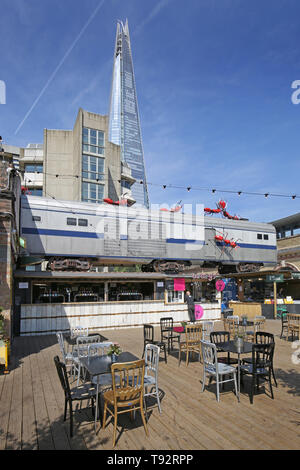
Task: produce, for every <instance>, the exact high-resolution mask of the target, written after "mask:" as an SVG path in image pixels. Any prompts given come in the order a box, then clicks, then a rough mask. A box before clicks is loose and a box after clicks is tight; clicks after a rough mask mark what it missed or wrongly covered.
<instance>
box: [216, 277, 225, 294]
mask: <svg viewBox="0 0 300 470" xmlns="http://www.w3.org/2000/svg"><path fill="white" fill-rule="evenodd" d="M224 288H225V282H224V281H222V279H219V280H218V281H216V289H217V291H219V292H221V291H222V290H224Z"/></svg>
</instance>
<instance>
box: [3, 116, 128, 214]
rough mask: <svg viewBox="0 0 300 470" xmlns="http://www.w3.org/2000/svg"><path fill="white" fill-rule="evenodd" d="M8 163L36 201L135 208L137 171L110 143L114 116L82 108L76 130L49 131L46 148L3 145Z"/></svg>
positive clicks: (47, 130)
mask: <svg viewBox="0 0 300 470" xmlns="http://www.w3.org/2000/svg"><path fill="white" fill-rule="evenodd" d="M2 149H3V150H2V152H1V156H2V160H3V161H6V162H8V163H12V164H13V165H14V167H15V168H17V169H18V170H19V171H20V175H21V177H22V186H23V188H26V189H25V191H28V193H30V194H32V195H33V196H45V197H51V198H55V199H58V200H66V201H83V202H94V203H97V204H101V203H103V199H105V198H109V199H112V200H113V201H118V200H120V199H123V198H124V199H127V202H128V205H132V204H134V203H135V199H134V198H133V197H132V192H131V186H132V184H134V183H135V181H136V180H135V178H134V177H133V176H132V173H131V168H130V167H129V165H128V164H127V163H126V162H125V161H123V162H122V161H121V153H120V146H118V145H116V144H113V143H111V142H109V140H108V116H102V115H100V114H96V113H90V112H88V111H84V110H83V109H81V108H80V109H79V111H78V114H77V118H76V121H75V124H74V128H73V129H72V130H60V129H59V130H55V129H44V143H43V144H28V145H27V147H26V148H22V147H21V148H20V147H15V146H10V145H5V144H2Z"/></svg>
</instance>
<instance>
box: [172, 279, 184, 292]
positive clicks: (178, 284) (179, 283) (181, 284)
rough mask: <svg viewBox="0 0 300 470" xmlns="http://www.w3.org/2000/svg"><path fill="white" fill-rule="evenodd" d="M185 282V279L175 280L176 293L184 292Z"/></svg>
mask: <svg viewBox="0 0 300 470" xmlns="http://www.w3.org/2000/svg"><path fill="white" fill-rule="evenodd" d="M184 290H185V280H184V279H183V278H178V279H174V291H184Z"/></svg>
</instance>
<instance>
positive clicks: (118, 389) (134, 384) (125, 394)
mask: <svg viewBox="0 0 300 470" xmlns="http://www.w3.org/2000/svg"><path fill="white" fill-rule="evenodd" d="M111 373H112V390H108V391H106V392H104V394H103V398H104V411H103V423H102V427H103V428H105V426H106V414H107V412H109V413H110V414H111V415H112V416H113V418H114V432H113V447H115V444H116V432H117V422H118V415H119V414H122V413H128V412H130V414H131V416H133V413H134V412H135V411H136V410H140V413H141V417H142V421H143V425H144V429H145V433H146V435H147V436H148V435H149V432H148V428H147V423H146V419H145V414H144V413H145V412H144V376H145V360H144V359H141V360H138V361H133V362H126V363H115V364H112V366H111ZM117 377H118V380H116V378H117ZM109 407H111V408H112V410H111V409H110V408H109ZM119 410H120V411H119Z"/></svg>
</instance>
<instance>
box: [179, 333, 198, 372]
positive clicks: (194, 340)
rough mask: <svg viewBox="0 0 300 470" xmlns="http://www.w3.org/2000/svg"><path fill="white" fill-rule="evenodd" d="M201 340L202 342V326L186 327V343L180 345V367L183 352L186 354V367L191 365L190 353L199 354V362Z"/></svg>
mask: <svg viewBox="0 0 300 470" xmlns="http://www.w3.org/2000/svg"><path fill="white" fill-rule="evenodd" d="M201 340H202V325H201V324H191V325H186V327H185V341H183V342H181V343H179V353H178V365H180V362H181V353H182V351H185V352H186V365H188V363H189V353H190V352H193V353H198V354H199V360H200V358H201Z"/></svg>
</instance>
